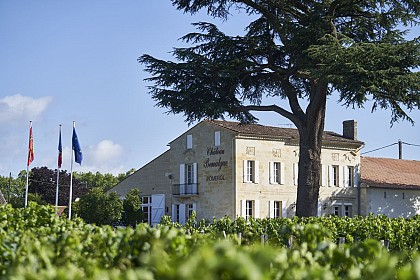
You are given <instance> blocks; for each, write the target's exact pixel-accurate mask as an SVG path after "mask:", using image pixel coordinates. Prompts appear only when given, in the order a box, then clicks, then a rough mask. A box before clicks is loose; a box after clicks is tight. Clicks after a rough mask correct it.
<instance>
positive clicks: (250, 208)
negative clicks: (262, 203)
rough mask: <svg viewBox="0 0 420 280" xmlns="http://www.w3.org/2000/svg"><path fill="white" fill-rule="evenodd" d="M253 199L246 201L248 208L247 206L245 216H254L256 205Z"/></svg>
mask: <svg viewBox="0 0 420 280" xmlns="http://www.w3.org/2000/svg"><path fill="white" fill-rule="evenodd" d="M253 204H254V203H253V201H252V200H247V201H246V204H245V205H246V208H245V218H246V219H248V218H249V217H252V216H253V214H254V205H253Z"/></svg>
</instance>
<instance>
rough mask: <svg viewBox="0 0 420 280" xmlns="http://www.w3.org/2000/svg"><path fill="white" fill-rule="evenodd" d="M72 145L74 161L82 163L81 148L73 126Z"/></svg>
mask: <svg viewBox="0 0 420 280" xmlns="http://www.w3.org/2000/svg"><path fill="white" fill-rule="evenodd" d="M71 142H72V147H73V151H74V161H75V162H77V163H78V164H80V165H82V160H83V154H82V149H81V148H80V144H79V138H77V134H76V128H75V127H73V137H72V141H71Z"/></svg>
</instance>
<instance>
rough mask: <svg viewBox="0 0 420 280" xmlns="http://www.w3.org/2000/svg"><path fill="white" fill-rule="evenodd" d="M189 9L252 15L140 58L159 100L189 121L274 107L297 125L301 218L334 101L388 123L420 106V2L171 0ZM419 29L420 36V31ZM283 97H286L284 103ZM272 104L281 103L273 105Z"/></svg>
mask: <svg viewBox="0 0 420 280" xmlns="http://www.w3.org/2000/svg"><path fill="white" fill-rule="evenodd" d="M172 3H173V5H174V6H175V8H176V9H178V10H181V11H183V12H186V13H192V14H194V13H198V12H199V11H201V10H204V11H206V12H207V13H208V14H209V15H211V16H213V17H215V18H221V19H223V20H227V19H228V18H229V17H230V16H231V13H230V12H231V11H232V10H234V9H237V10H240V11H242V12H243V13H245V14H247V15H249V16H250V17H249V19H250V23H249V25H248V26H247V28H246V34H245V35H240V36H228V35H226V34H225V33H223V32H222V31H221V30H220V29H219V28H218V27H217V26H216V25H215V24H212V23H206V22H200V23H196V24H195V26H196V27H197V29H198V32H194V33H190V34H187V35H185V36H184V37H183V38H182V39H183V40H184V41H185V42H186V43H190V44H192V46H191V47H186V48H175V49H174V51H173V55H174V57H175V59H176V60H178V62H172V61H166V60H161V59H157V58H154V57H152V56H150V55H147V54H145V55H143V56H141V57H140V58H139V62H141V63H143V64H145V65H146V71H148V72H149V73H150V74H151V75H152V77H150V78H148V79H146V80H147V81H149V82H152V83H153V84H152V85H151V86H150V87H149V89H150V93H151V95H152V97H153V99H154V100H156V101H157V105H158V106H159V107H164V108H168V109H169V112H172V113H176V114H178V113H182V114H184V116H185V117H186V120H187V121H188V122H190V123H191V122H195V121H197V120H201V119H203V118H212V119H218V118H224V117H227V116H228V117H231V118H235V119H237V120H240V121H241V122H255V121H256V120H257V119H256V118H255V116H254V115H253V114H252V113H251V112H255V111H267V112H268V111H270V112H274V113H276V114H278V116H280V117H285V118H287V119H289V120H290V121H291V122H292V123H293V124H294V125H295V126H296V128H297V130H298V131H299V136H300V137H299V141H300V142H299V175H298V189H297V203H296V215H297V216H312V215H316V213H317V204H318V196H319V181H320V174H321V172H320V171H321V147H322V135H323V132H324V124H325V112H326V105H327V100H328V99H329V98H330V96H331V95H332V94H335V95H337V96H338V97H339V101H340V102H341V103H342V104H343V105H345V106H347V107H352V106H357V107H363V105H364V104H365V102H366V101H368V100H371V101H373V108H372V109H373V110H375V109H376V108H382V109H389V110H390V111H391V121H392V122H394V121H398V120H404V119H406V120H409V121H412V119H411V118H410V117H409V116H408V114H407V113H408V112H409V111H411V110H413V109H414V110H416V109H420V73H419V72H416V71H417V70H416V69H418V67H419V65H420V61H419V60H420V59H419V58H420V54H419V51H420V48H419V37H417V38H415V39H414V40H406V39H405V38H404V35H405V34H406V31H404V30H403V29H402V28H408V27H410V26H412V25H415V24H417V23H418V22H419V17H420V16H419V15H420V5H419V1H418V0H383V1H379V0H358V1H347V0H305V1H302V0H284V1H279V0H172ZM417 35H418V34H417ZM282 100H286V101H287V103H282V102H281V101H282ZM273 103H274V104H273Z"/></svg>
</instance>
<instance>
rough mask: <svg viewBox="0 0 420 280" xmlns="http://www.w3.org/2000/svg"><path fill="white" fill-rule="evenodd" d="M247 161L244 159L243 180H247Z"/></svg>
mask: <svg viewBox="0 0 420 280" xmlns="http://www.w3.org/2000/svg"><path fill="white" fill-rule="evenodd" d="M247 175H248V161H247V160H244V182H248V176H247Z"/></svg>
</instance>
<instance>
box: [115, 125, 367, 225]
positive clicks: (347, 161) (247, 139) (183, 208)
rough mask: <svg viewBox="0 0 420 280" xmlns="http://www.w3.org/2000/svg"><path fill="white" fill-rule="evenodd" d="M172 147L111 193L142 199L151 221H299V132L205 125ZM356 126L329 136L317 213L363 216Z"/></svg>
mask: <svg viewBox="0 0 420 280" xmlns="http://www.w3.org/2000/svg"><path fill="white" fill-rule="evenodd" d="M168 146H169V149H168V150H167V151H165V152H164V153H162V154H161V155H160V156H158V157H157V158H155V159H154V160H152V161H151V162H149V163H148V164H146V165H145V166H143V167H142V168H140V169H139V170H138V171H136V172H135V173H133V174H132V175H131V176H129V177H128V178H126V179H125V180H124V181H122V182H120V183H119V184H118V185H116V186H115V187H114V188H112V189H111V190H110V191H115V192H117V193H118V194H119V195H120V196H121V197H124V196H125V195H126V194H127V193H128V191H129V190H130V189H132V188H138V189H139V190H140V194H141V196H142V201H143V212H144V213H145V216H146V217H145V222H149V223H150V224H152V225H153V224H156V223H159V221H160V218H161V216H162V215H168V216H171V217H172V219H173V221H176V222H179V223H185V221H186V220H187V219H188V217H189V216H190V215H191V213H192V211H195V212H196V214H197V218H198V219H199V220H201V219H207V220H212V219H213V218H217V219H218V218H221V217H224V216H229V217H231V218H236V217H239V216H241V217H245V218H247V217H255V218H265V217H272V218H275V217H292V216H294V213H295V205H296V193H297V175H298V172H299V170H298V159H299V134H298V131H297V130H296V129H292V128H281V127H272V126H264V125H259V124H240V123H238V122H230V121H219V120H204V121H202V122H200V123H198V124H197V125H195V126H194V127H192V128H190V129H189V130H187V131H186V132H185V133H183V134H182V135H180V136H179V137H177V138H176V139H174V140H173V141H172V142H170V143H169V145H168ZM362 146H363V142H361V141H359V140H357V123H356V121H353V120H350V121H344V122H343V133H342V134H338V133H334V132H324V134H323V145H322V154H321V158H322V174H321V178H322V179H321V180H320V182H319V184H320V196H319V203H318V215H326V214H335V215H340V216H341V215H346V216H353V215H356V214H359V212H360V211H361V206H360V204H359V200H360V195H361V194H360V192H359V189H360V188H358V187H357V186H358V185H359V178H360V173H359V167H360V161H361V158H360V152H359V151H360V149H361V148H362Z"/></svg>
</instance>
